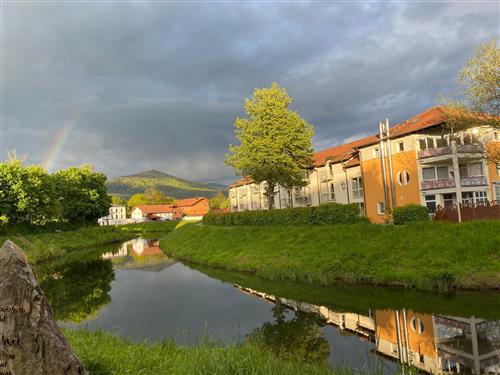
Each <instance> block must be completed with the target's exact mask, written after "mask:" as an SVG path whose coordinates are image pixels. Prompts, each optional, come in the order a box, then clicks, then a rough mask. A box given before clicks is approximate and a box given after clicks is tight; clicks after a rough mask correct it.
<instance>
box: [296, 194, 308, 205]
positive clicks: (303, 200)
mask: <svg viewBox="0 0 500 375" xmlns="http://www.w3.org/2000/svg"><path fill="white" fill-rule="evenodd" d="M295 203H297V204H306V205H307V204H311V203H312V202H311V197H310V196H307V195H296V196H295Z"/></svg>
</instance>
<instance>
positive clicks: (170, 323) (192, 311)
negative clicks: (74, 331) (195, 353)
mask: <svg viewBox="0 0 500 375" xmlns="http://www.w3.org/2000/svg"><path fill="white" fill-rule="evenodd" d="M37 271H38V274H39V277H40V279H41V281H42V288H43V289H44V291H45V292H46V294H47V295H48V297H49V299H50V300H51V303H52V306H53V308H54V311H55V314H56V316H57V318H58V319H59V321H60V324H61V325H62V326H65V327H71V328H82V327H86V328H88V329H90V330H96V329H103V330H107V331H111V332H114V333H116V334H119V335H122V336H124V337H127V338H130V339H132V340H135V341H139V340H148V341H161V340H164V339H166V338H170V339H173V340H175V341H176V342H177V343H179V344H182V345H193V344H195V343H196V342H198V341H199V340H200V338H203V337H207V336H209V337H210V338H212V339H214V340H218V341H220V342H221V343H226V344H229V343H242V342H245V341H258V342H261V343H263V344H264V345H267V346H268V347H269V348H270V350H273V351H275V352H280V353H282V354H283V353H286V354H285V355H288V356H292V357H294V358H301V359H302V360H305V361H310V362H327V363H329V364H331V365H332V366H338V365H343V364H348V365H350V366H351V367H355V368H358V369H361V368H365V369H366V368H371V369H373V368H375V367H376V366H380V367H383V369H384V372H386V373H391V372H394V371H395V369H396V368H397V364H398V363H400V362H401V361H410V362H411V363H412V364H413V365H415V366H416V367H418V368H420V369H422V370H425V371H427V372H430V373H440V372H451V373H456V372H469V373H470V372H474V373H491V374H495V372H496V373H498V374H500V294H499V293H495V292H484V293H462V294H460V295H437V294H430V293H417V292H408V291H403V290H400V289H393V288H373V287H361V286H342V287H335V288H332V287H328V288H327V287H315V286H311V285H303V284H297V283H289V282H269V281H263V280H261V279H259V278H256V277H253V276H249V275H243V274H240V273H230V272H225V271H220V270H214V269H210V268H200V267H196V269H195V268H193V267H192V266H191V267H190V266H189V265H186V264H183V263H180V262H176V261H175V260H173V259H170V258H168V257H167V256H166V255H164V254H163V252H162V251H161V250H160V248H159V243H158V241H157V240H145V239H142V238H138V239H135V240H132V241H128V242H126V243H124V244H122V245H121V246H112V247H110V248H108V249H93V250H88V251H86V252H84V253H80V254H75V255H74V257H73V259H67V260H66V261H65V262H64V263H61V261H59V262H58V263H52V264H44V265H41V266H39V267H38V269H37Z"/></svg>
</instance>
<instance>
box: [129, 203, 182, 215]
mask: <svg viewBox="0 0 500 375" xmlns="http://www.w3.org/2000/svg"><path fill="white" fill-rule="evenodd" d="M136 208H138V209H140V210H141V211H142V212H143V213H145V214H163V213H171V212H173V207H172V206H171V205H170V204H142V205H138V206H135V207H134V208H133V209H132V211H133V210H135V209H136Z"/></svg>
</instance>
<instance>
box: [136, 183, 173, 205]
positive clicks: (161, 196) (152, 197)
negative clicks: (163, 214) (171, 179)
mask: <svg viewBox="0 0 500 375" xmlns="http://www.w3.org/2000/svg"><path fill="white" fill-rule="evenodd" d="M174 202H175V199H174V198H172V197H169V196H168V195H166V194H165V193H164V192H162V191H161V190H158V189H155V188H152V187H151V188H147V189H146V190H145V191H144V193H143V194H134V195H132V196H131V197H130V198H129V200H128V202H127V204H128V206H129V208H132V207H135V206H139V205H143V204H172V203H174Z"/></svg>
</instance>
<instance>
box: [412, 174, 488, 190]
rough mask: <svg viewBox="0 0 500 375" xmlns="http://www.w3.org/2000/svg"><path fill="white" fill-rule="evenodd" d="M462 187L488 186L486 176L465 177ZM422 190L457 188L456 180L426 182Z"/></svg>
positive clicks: (461, 182)
mask: <svg viewBox="0 0 500 375" xmlns="http://www.w3.org/2000/svg"><path fill="white" fill-rule="evenodd" d="M460 185H461V186H463V187H468V186H484V185H488V181H487V180H486V176H474V177H465V178H461V179H460ZM420 187H421V188H422V190H432V189H446V188H452V187H455V180H452V179H447V178H445V179H439V180H425V181H422V182H421V184H420Z"/></svg>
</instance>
